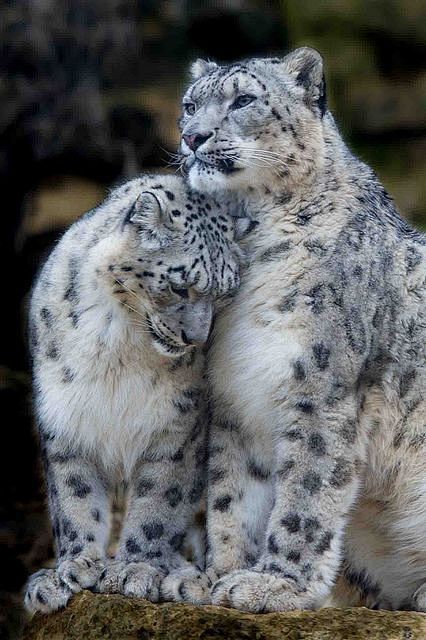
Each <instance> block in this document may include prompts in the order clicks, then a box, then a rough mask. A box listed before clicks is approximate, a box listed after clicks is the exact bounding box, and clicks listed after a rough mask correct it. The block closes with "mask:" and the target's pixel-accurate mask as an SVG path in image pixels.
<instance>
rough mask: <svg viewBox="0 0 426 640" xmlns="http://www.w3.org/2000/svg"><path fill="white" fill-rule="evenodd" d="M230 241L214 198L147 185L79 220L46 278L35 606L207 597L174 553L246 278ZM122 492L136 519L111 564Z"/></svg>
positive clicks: (40, 307)
mask: <svg viewBox="0 0 426 640" xmlns="http://www.w3.org/2000/svg"><path fill="white" fill-rule="evenodd" d="M233 235H234V222H233V220H232V218H228V216H226V214H225V212H224V210H223V209H221V206H220V205H219V204H217V203H216V202H214V200H213V199H211V198H207V197H205V196H203V195H198V194H192V193H191V192H190V191H189V189H188V188H187V186H186V185H185V183H184V182H183V180H182V179H180V178H178V177H176V176H168V175H161V176H158V175H154V176H151V175H146V176H143V177H141V178H140V179H139V178H138V179H135V180H132V181H131V182H128V183H126V184H124V185H122V186H121V187H119V188H117V189H115V190H114V191H113V192H112V193H111V194H110V196H109V197H108V198H107V199H106V200H105V201H104V202H103V203H102V204H101V205H100V206H99V207H98V208H96V209H94V210H93V211H91V212H89V213H88V214H86V215H85V216H83V217H82V218H81V219H80V220H78V221H77V222H76V223H74V224H73V225H72V226H71V228H70V229H69V230H68V231H67V232H66V233H65V235H64V236H63V237H62V239H61V240H60V242H59V243H58V245H57V246H56V248H55V249H54V250H53V251H52V253H51V255H50V257H49V258H48V260H47V262H46V264H45V265H44V267H43V268H42V270H41V273H40V275H39V278H38V281H37V283H36V285H35V288H34V291H33V294H32V299H31V304H30V336H31V353H32V358H33V370H34V388H35V410H36V416H37V421H38V425H39V430H40V436H41V443H42V456H43V459H44V464H45V471H46V480H47V487H48V498H49V506H50V514H51V519H52V525H53V532H54V538H55V542H56V551H57V566H56V568H55V569H42V570H41V571H39V572H38V573H36V574H34V575H33V576H32V577H31V578H30V580H29V583H28V585H27V591H26V595H25V603H26V606H27V608H28V609H29V610H30V611H42V612H49V611H52V610H55V609H58V608H59V607H62V606H65V605H66V603H67V602H68V600H69V598H70V597H71V595H72V594H74V593H76V592H78V591H80V590H81V589H84V588H89V587H95V588H96V589H97V590H98V591H102V592H119V593H123V594H125V595H137V596H141V597H145V598H149V599H150V600H153V601H156V600H158V599H159V597H160V595H162V597H164V599H167V598H171V597H172V596H173V597H175V598H179V597H180V595H181V596H182V594H183V587H181V588H180V591H179V587H180V585H181V580H180V576H181V575H183V576H185V585H184V588H185V589H186V591H185V593H184V595H185V598H186V599H188V598H189V599H190V600H192V601H194V602H198V601H199V598H200V597H201V596H202V594H203V593H204V592H205V591H207V587H206V583H205V581H206V578H205V576H203V575H202V574H201V573H200V571H198V570H197V569H196V567H195V566H194V565H192V564H190V563H189V562H188V561H187V560H186V559H185V558H184V557H183V555H182V553H181V550H182V546H183V543H184V540H185V534H186V532H187V529H188V527H189V526H190V523H191V518H192V517H193V515H194V513H195V511H196V509H197V508H198V506H199V501H200V497H201V495H202V492H203V484H204V478H205V475H206V471H205V469H204V464H205V458H206V456H205V454H206V451H205V446H206V442H205V434H206V406H205V397H204V379H203V372H204V353H203V349H202V348H201V345H202V344H203V343H204V342H205V341H206V339H207V337H208V334H209V331H210V327H211V323H212V317H213V310H214V303H215V300H217V299H218V298H219V297H223V296H225V297H226V295H227V294H231V292H232V290H233V289H234V288H235V287H236V286H237V285H238V282H239V261H240V259H241V257H242V252H241V249H239V247H238V245H236V244H235V243H234V239H233ZM117 483H124V484H125V486H126V487H127V493H128V510H127V515H126V517H125V521H124V524H123V530H122V534H121V541H120V546H119V550H118V553H117V556H116V558H115V560H113V561H112V560H107V558H106V545H107V542H108V537H109V529H110V505H109V500H110V495H111V491H112V490H113V488H114V486H115V485H116V484H117ZM163 578H164V580H163ZM160 589H161V594H160ZM182 597H183V596H182ZM201 599H202V598H201Z"/></svg>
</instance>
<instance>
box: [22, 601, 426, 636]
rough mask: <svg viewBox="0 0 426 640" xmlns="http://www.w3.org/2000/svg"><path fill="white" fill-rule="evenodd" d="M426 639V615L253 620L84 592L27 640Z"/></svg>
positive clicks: (300, 614)
mask: <svg viewBox="0 0 426 640" xmlns="http://www.w3.org/2000/svg"><path fill="white" fill-rule="evenodd" d="M219 638H224V639H226V640H240V639H241V640H251V639H253V640H358V639H359V640H365V639H366V638H368V640H379V639H380V640H426V615H425V614H422V613H412V612H405V611H395V612H392V611H371V610H369V609H364V608H362V607H360V608H354V609H321V610H320V611H294V612H291V613H269V614H259V615H253V614H249V613H240V612H239V611H234V610H232V609H224V608H222V607H211V606H208V607H195V606H192V605H185V604H171V603H165V604H159V605H157V604H152V603H150V602H147V601H145V600H139V599H137V598H125V597H123V596H119V595H93V594H92V593H89V592H83V593H82V594H80V595H78V596H76V597H75V598H74V600H73V601H72V602H71V604H70V605H69V606H68V607H67V608H66V609H64V610H63V611H60V612H58V613H55V614H51V615H49V616H43V615H36V616H34V618H32V620H31V621H30V622H29V623H28V624H27V626H26V629H25V632H24V640H98V639H102V640H201V639H202V640H218V639H219Z"/></svg>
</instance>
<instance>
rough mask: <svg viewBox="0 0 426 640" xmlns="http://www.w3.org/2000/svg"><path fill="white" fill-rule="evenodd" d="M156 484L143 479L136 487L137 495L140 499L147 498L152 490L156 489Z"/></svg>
mask: <svg viewBox="0 0 426 640" xmlns="http://www.w3.org/2000/svg"><path fill="white" fill-rule="evenodd" d="M154 484H155V483H154V482H153V481H152V480H149V479H148V478H142V479H141V480H139V482H138V484H137V487H136V493H137V496H138V498H143V497H145V496H146V495H147V494H148V493H149V492H150V491H151V489H153V488H154Z"/></svg>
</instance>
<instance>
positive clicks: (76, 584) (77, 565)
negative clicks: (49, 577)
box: [57, 556, 105, 593]
mask: <svg viewBox="0 0 426 640" xmlns="http://www.w3.org/2000/svg"><path fill="white" fill-rule="evenodd" d="M104 566H105V565H104V562H103V561H102V560H93V559H92V558H89V557H87V556H79V557H77V558H73V559H72V560H64V561H63V562H61V563H60V564H59V565H58V568H57V572H58V576H59V578H60V579H61V580H62V581H63V582H64V583H65V584H66V585H67V587H68V588H69V589H70V591H72V592H73V593H78V592H79V591H81V590H82V589H89V588H90V587H93V586H94V585H95V584H96V582H97V581H98V578H99V576H100V574H101V573H102V571H103V568H104Z"/></svg>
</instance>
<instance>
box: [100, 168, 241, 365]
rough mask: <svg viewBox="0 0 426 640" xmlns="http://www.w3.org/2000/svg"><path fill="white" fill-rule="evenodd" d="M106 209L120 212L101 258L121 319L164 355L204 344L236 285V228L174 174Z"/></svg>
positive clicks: (145, 181) (147, 179) (151, 179)
mask: <svg viewBox="0 0 426 640" xmlns="http://www.w3.org/2000/svg"><path fill="white" fill-rule="evenodd" d="M110 202H115V203H117V206H119V207H120V223H119V226H120V233H119V235H118V237H117V236H116V235H115V236H114V238H112V239H111V243H112V246H111V249H109V248H108V250H106V247H105V248H104V247H100V248H99V251H103V252H104V253H105V256H104V258H103V263H104V265H105V266H104V269H103V276H104V282H106V284H107V286H108V287H109V289H110V291H111V292H112V294H113V295H114V297H115V298H116V299H117V301H118V302H119V303H120V305H121V307H122V310H123V312H124V313H129V314H130V316H131V318H132V319H133V321H134V323H135V324H139V325H140V327H141V328H142V329H143V330H144V332H145V333H146V332H148V334H149V335H150V337H151V339H152V341H153V344H154V346H155V347H156V349H157V350H158V351H160V352H161V353H162V354H163V355H167V356H180V355H182V354H183V353H185V351H186V350H187V349H188V348H191V347H194V346H197V345H200V344H203V343H204V342H205V341H206V340H207V338H208V335H209V332H210V328H211V324H212V318H213V311H214V306H215V301H216V300H217V299H218V298H221V297H224V296H227V295H229V294H230V293H231V292H232V291H233V290H234V289H235V288H236V287H237V286H238V284H239V262H240V260H241V259H242V252H241V249H240V248H239V247H238V245H237V244H236V242H234V237H235V235H236V229H237V227H239V229H241V223H240V225H238V223H237V221H234V220H233V219H232V218H230V217H229V216H228V215H227V214H226V211H225V210H224V209H223V208H222V207H221V205H220V204H219V203H217V202H215V201H214V199H213V198H209V197H207V196H204V195H201V194H197V193H194V192H191V191H190V190H189V188H188V187H187V185H186V184H185V182H184V180H183V179H182V178H179V177H178V176H173V175H157V176H155V175H154V176H152V175H151V176H142V178H138V179H136V180H132V181H131V182H128V183H127V184H125V185H123V186H121V187H120V188H118V189H117V190H116V191H115V192H113V193H112V194H111V196H110ZM110 206H111V204H110Z"/></svg>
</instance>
